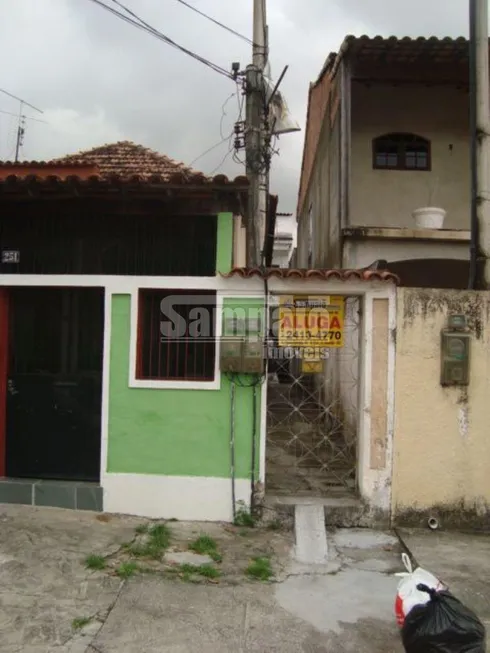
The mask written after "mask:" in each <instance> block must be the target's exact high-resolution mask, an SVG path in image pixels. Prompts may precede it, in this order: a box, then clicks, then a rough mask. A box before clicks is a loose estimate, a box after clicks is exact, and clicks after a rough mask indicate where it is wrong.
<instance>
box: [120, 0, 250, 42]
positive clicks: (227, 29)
mask: <svg viewBox="0 0 490 653" xmlns="http://www.w3.org/2000/svg"><path fill="white" fill-rule="evenodd" d="M114 1H115V0H114ZM177 2H180V4H181V5H184V7H187V8H188V9H191V10H192V11H195V12H196V14H199V15H200V16H203V17H204V18H207V19H208V20H210V21H211V22H212V23H214V24H215V25H218V26H219V27H222V28H223V29H225V30H226V31H227V32H230V34H234V35H235V36H238V38H239V39H242V40H243V41H246V42H247V43H249V44H250V45H253V44H254V43H253V41H252V39H249V38H248V36H245V35H244V34H240V32H237V31H236V30H234V29H233V28H231V27H228V25H225V24H224V23H220V22H219V20H216V19H215V18H212V17H211V16H209V15H208V14H205V13H204V11H201V10H200V9H198V8H197V7H194V5H191V4H189V3H188V2H185V0H177Z"/></svg>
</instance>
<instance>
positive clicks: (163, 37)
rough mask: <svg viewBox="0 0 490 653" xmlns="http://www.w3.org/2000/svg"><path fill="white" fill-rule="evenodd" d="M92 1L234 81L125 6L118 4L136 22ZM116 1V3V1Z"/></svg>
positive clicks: (223, 70) (225, 72) (216, 66)
mask: <svg viewBox="0 0 490 653" xmlns="http://www.w3.org/2000/svg"><path fill="white" fill-rule="evenodd" d="M90 1H91V2H93V3H94V4H97V5H99V6H100V7H102V8H103V9H106V10H107V11H109V12H110V13H111V14H114V16H117V17H118V18H120V19H121V20H124V21H126V22H127V23H129V24H130V25H133V26H134V27H137V28H138V29H141V30H143V31H145V32H148V33H149V34H151V35H152V36H154V37H156V38H158V39H159V40H161V41H163V42H164V43H167V45H170V46H172V47H174V48H176V49H177V50H180V51H181V52H183V53H184V54H187V55H189V56H190V57H192V58H193V59H196V60H197V61H200V62H201V63H203V64H204V65H205V66H208V68H211V70H214V71H216V72H217V73H219V74H220V75H223V76H224V77H227V78H228V79H233V76H232V75H231V73H230V72H228V71H227V70H225V69H224V68H222V67H221V66H218V65H217V64H214V63H212V62H211V61H209V60H208V59H205V58H204V57H201V56H200V55H198V54H196V53H195V52H192V51H191V50H188V49H187V48H184V47H183V46H182V45H179V44H178V43H176V42H175V41H173V40H172V39H171V38H169V37H168V36H166V35H165V34H163V33H162V32H159V31H158V30H156V29H155V28H154V27H152V26H151V25H149V24H148V23H146V22H145V21H143V20H142V19H141V18H140V17H139V16H137V15H136V14H135V13H134V12H132V11H131V10H130V9H128V8H126V7H124V5H123V4H122V3H120V2H117V3H116V4H118V5H119V6H120V7H122V8H124V9H125V11H127V12H128V13H130V14H131V15H132V16H134V17H135V18H136V20H133V19H132V18H130V17H129V16H125V15H124V14H122V13H121V12H120V11H117V10H116V9H113V8H112V7H109V6H108V5H106V4H105V3H104V2H102V1H101V0H90ZM114 1H115V0H114Z"/></svg>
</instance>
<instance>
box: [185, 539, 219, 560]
mask: <svg viewBox="0 0 490 653" xmlns="http://www.w3.org/2000/svg"><path fill="white" fill-rule="evenodd" d="M189 550H190V551H194V553H199V554H200V555H208V556H209V557H210V558H212V559H213V560H214V561H215V562H221V561H222V560H223V556H222V555H221V553H220V552H219V551H218V545H217V543H216V540H214V539H213V538H212V537H210V536H209V535H200V536H199V537H198V538H197V540H194V542H191V543H190V544H189Z"/></svg>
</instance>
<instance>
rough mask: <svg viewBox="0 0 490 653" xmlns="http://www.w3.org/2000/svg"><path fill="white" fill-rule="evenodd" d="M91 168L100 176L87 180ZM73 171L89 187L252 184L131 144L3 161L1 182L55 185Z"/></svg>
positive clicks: (76, 177) (115, 144)
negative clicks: (107, 184) (108, 184)
mask: <svg viewBox="0 0 490 653" xmlns="http://www.w3.org/2000/svg"><path fill="white" fill-rule="evenodd" d="M88 166H91V167H92V168H94V169H96V170H97V172H96V174H93V175H91V176H90V177H89V178H88V179H87V176H86V174H82V171H83V172H84V171H86V169H87V167H88ZM69 168H71V169H73V170H72V174H71V177H72V179H75V180H76V181H81V180H83V181H86V182H88V183H95V182H100V181H102V182H104V181H105V182H112V181H114V182H144V183H145V182H147V183H150V184H176V185H192V184H195V185H213V186H226V185H234V186H238V187H244V186H246V185H247V184H248V180H247V178H246V177H245V176H243V175H241V176H238V177H235V179H228V177H226V175H222V174H220V175H215V176H214V177H208V176H206V175H205V174H203V173H202V172H199V171H197V170H193V169H192V168H190V167H189V166H186V165H185V164H183V163H181V162H178V161H174V159H171V158H170V157H168V156H166V155H164V154H159V153H158V152H154V151H153V150H150V149H148V148H146V147H143V146H142V145H136V144H135V143H132V142H130V141H120V142H118V143H112V144H109V145H102V146H101V147H95V148H94V149H92V150H86V151H84V152H78V153H77V154H69V155H67V156H65V157H61V158H59V159H53V160H52V161H19V162H17V163H15V162H13V161H0V174H1V178H2V179H3V180H6V181H19V180H21V179H26V178H28V177H31V178H33V179H34V180H36V181H40V180H45V179H49V178H51V181H52V180H55V179H58V180H61V179H63V180H64V179H65V178H66V177H67V175H66V174H60V173H59V171H60V169H65V170H68V169H69ZM76 168H79V170H80V172H79V173H78V172H76V171H75V169H76ZM47 173H48V174H47Z"/></svg>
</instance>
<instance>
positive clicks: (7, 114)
mask: <svg viewBox="0 0 490 653" xmlns="http://www.w3.org/2000/svg"><path fill="white" fill-rule="evenodd" d="M0 113H4V114H5V115H6V116H14V118H18V117H19V114H18V113H11V112H10V111H4V110H3V109H0ZM21 118H26V119H27V120H35V121H36V122H43V123H45V124H46V125H47V124H48V122H47V120H39V118H32V117H31V116H24V115H22V116H21Z"/></svg>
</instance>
